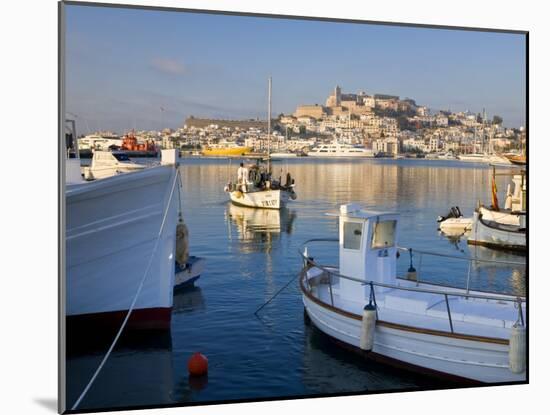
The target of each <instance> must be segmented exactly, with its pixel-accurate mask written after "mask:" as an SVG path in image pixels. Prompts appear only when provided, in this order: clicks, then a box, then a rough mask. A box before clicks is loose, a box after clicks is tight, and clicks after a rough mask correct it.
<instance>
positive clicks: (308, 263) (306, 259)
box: [298, 238, 527, 333]
mask: <svg viewBox="0 0 550 415" xmlns="http://www.w3.org/2000/svg"><path fill="white" fill-rule="evenodd" d="M317 242H325V243H326V242H339V240H338V239H337V238H316V239H309V240H307V241H306V242H304V243H303V244H302V245H301V247H300V249H299V251H298V252H299V254H300V256H301V258H302V260H303V268H302V272H301V275H300V278H301V279H302V281H303V282H305V284H306V285H307V288H308V289H309V292H310V293H311V294H312V295H314V294H313V290H312V289H311V288H312V287H311V283H310V281H309V279H308V278H307V271H308V270H309V269H310V268H313V267H315V268H317V269H319V270H321V271H323V273H325V274H326V276H327V277H328V278H327V279H326V281H327V283H328V284H327V285H328V290H329V295H330V304H329V303H326V302H325V301H323V300H322V299H321V298H320V297H319V296H317V297H316V298H317V300H319V301H321V302H324V303H325V304H327V305H330V306H332V307H335V303H334V293H333V282H332V281H333V277H335V278H342V279H346V280H349V281H354V282H357V283H358V284H360V285H361V286H365V285H368V286H370V301H373V303H374V305H375V306H376V293H375V287H379V288H386V289H392V290H401V291H411V292H418V293H424V294H436V295H441V296H442V297H443V298H444V300H445V306H446V310H447V316H448V319H449V329H450V332H451V333H455V330H454V326H453V320H452V313H451V307H450V305H449V297H459V298H464V299H469V298H472V299H478V300H486V301H495V302H499V303H502V302H508V303H515V307H516V308H517V309H518V321H519V322H521V324H522V325H525V319H524V315H523V307H524V305H525V304H526V302H527V301H526V299H525V298H524V297H522V296H519V295H511V294H499V293H483V292H481V291H475V292H471V291H470V289H469V278H470V269H471V263H472V262H476V261H477V262H489V263H505V264H510V265H525V264H524V263H521V262H512V261H498V260H485V259H479V258H471V257H459V256H456V255H449V254H439V253H434V252H429V251H414V252H416V253H418V254H419V255H420V256H421V255H435V256H439V257H447V258H449V257H450V258H454V259H460V260H465V261H468V262H469V264H470V266H469V267H468V280H467V287H466V289H465V290H464V291H456V290H459V289H460V288H458V287H448V286H445V287H447V288H449V289H447V290H445V291H442V290H437V289H430V288H426V287H421V286H420V282H419V280H418V279H417V280H416V285H415V286H403V285H398V284H388V283H382V282H378V281H368V280H364V279H361V278H355V277H350V276H348V275H343V274H340V273H339V272H338V271H336V270H338V267H337V266H335V265H321V264H319V263H318V262H316V261H315V260H314V258H313V257H311V256H309V252H308V250H307V247H308V245H310V244H313V243H317ZM399 251H407V252H409V253H410V252H411V249H410V248H403V247H398V252H399ZM401 279H405V278H401ZM426 283H429V284H431V285H435V286H437V285H440V284H437V283H435V284H434V283H432V282H426ZM441 286H443V285H441Z"/></svg>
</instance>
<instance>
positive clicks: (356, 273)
mask: <svg viewBox="0 0 550 415" xmlns="http://www.w3.org/2000/svg"><path fill="white" fill-rule="evenodd" d="M339 217H340V237H339V245H340V261H339V262H340V264H339V268H340V273H341V274H342V275H345V276H349V277H352V278H356V279H361V280H364V281H365V282H370V281H373V282H380V283H384V284H394V283H395V282H396V269H397V243H398V228H397V222H398V220H399V214H397V213H388V212H372V211H367V210H363V209H361V207H360V205H358V204H356V203H349V204H346V205H342V206H340V215H339ZM340 284H341V287H340V289H341V293H342V295H343V296H344V297H347V298H349V299H353V298H355V297H357V299H358V300H359V299H361V298H365V292H363V290H357V283H356V282H354V281H351V280H346V279H342V280H341V281H340ZM363 289H364V290H366V291H368V290H369V286H368V284H366V285H365V286H364V288H363ZM367 298H368V296H367Z"/></svg>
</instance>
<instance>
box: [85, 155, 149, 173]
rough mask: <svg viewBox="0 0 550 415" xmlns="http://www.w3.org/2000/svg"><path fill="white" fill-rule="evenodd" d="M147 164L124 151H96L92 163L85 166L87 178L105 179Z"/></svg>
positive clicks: (136, 169)
mask: <svg viewBox="0 0 550 415" xmlns="http://www.w3.org/2000/svg"><path fill="white" fill-rule="evenodd" d="M144 168H145V165H143V164H137V163H134V162H132V161H131V160H130V158H129V157H128V154H127V153H125V152H124V151H98V150H96V151H94V153H93V156H92V163H91V165H90V166H89V167H84V168H83V174H84V178H85V179H86V180H95V179H104V178H105V177H110V176H115V175H117V174H120V173H129V172H133V171H138V170H143V169H144Z"/></svg>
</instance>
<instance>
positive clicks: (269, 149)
mask: <svg viewBox="0 0 550 415" xmlns="http://www.w3.org/2000/svg"><path fill="white" fill-rule="evenodd" d="M267 91H268V92H267V95H268V103H267V171H268V172H269V173H271V159H270V154H271V76H270V77H269V82H268V88H267Z"/></svg>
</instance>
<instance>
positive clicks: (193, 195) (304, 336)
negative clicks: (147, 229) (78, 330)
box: [69, 158, 525, 407]
mask: <svg viewBox="0 0 550 415" xmlns="http://www.w3.org/2000/svg"><path fill="white" fill-rule="evenodd" d="M236 165H238V160H237V161H235V162H233V163H232V165H231V166H230V165H229V163H228V162H227V161H224V160H205V159H184V160H182V163H181V166H180V172H181V175H182V184H183V190H184V192H183V201H182V209H183V214H184V217H185V221H186V224H187V226H188V228H189V234H190V253H191V254H192V255H197V256H201V257H204V258H206V259H207V266H206V267H205V270H204V272H203V273H202V275H201V278H200V279H199V280H198V281H197V283H196V285H197V287H196V288H193V289H189V290H184V291H182V292H178V293H176V294H175V297H174V312H173V315H172V330H171V333H170V336H171V347H170V348H168V349H166V350H162V351H160V350H150V349H145V350H144V349H142V348H138V347H135V348H133V349H132V348H130V349H127V351H125V352H120V354H116V353H115V355H114V356H113V358H112V360H109V361H108V364H107V365H106V368H105V371H104V374H102V375H100V377H98V379H97V386H94V387H93V388H92V389H91V391H90V395H89V398H87V400H86V402H85V404H86V406H87V407H90V406H95V407H102V406H110V405H111V404H117V405H132V404H136V405H137V404H141V403H143V402H146V403H149V404H164V403H172V402H183V403H185V402H197V401H200V402H205V401H209V402H212V401H220V400H231V399H261V398H273V397H284V396H296V395H303V394H305V395H307V394H318V393H332V392H357V391H373V390H386V389H393V390H394V389H400V388H415V387H419V386H422V387H440V386H441V384H440V382H436V381H431V380H425V379H421V378H419V377H418V376H415V375H411V374H408V373H404V372H399V371H394V370H391V369H388V368H387V367H385V366H381V365H376V364H373V363H371V362H363V361H361V360H360V359H356V358H355V357H350V356H349V353H347V352H346V351H342V350H340V349H339V348H338V347H336V346H335V345H334V344H332V342H328V341H326V340H327V339H326V338H323V336H321V335H319V333H316V330H313V329H312V328H311V327H305V326H304V322H303V304H302V301H301V297H300V293H299V290H298V288H297V284H290V285H289V287H288V289H286V290H284V291H283V292H282V293H281V294H280V295H278V296H277V297H276V298H275V299H274V300H273V301H271V302H270V303H269V304H268V305H267V306H265V308H264V309H262V313H261V319H258V318H256V317H255V316H254V311H255V310H256V309H257V308H258V307H259V306H260V305H262V304H263V303H265V302H266V301H268V300H269V299H271V298H272V296H273V295H274V294H275V293H276V292H277V291H279V289H280V288H281V287H283V286H284V285H285V284H286V283H287V282H288V281H290V280H291V279H292V278H293V277H294V276H295V275H296V273H297V272H298V271H299V269H300V266H301V263H300V259H299V257H298V255H297V250H298V249H299V247H300V245H301V244H302V242H304V241H305V240H307V239H311V238H327V237H328V238H335V237H337V232H338V226H337V225H338V220H337V218H334V217H331V216H326V215H325V213H326V212H330V211H332V212H334V211H337V210H338V208H339V205H340V204H342V203H347V202H350V201H355V202H359V203H361V204H363V205H364V206H367V207H369V208H371V209H376V210H391V211H397V212H399V213H400V214H401V219H400V224H399V226H400V235H401V236H400V237H401V241H400V245H401V246H404V247H413V248H416V249H419V250H427V251H434V250H435V251H437V252H440V253H443V254H448V255H454V256H460V257H463V258H466V257H469V256H475V257H477V258H482V259H504V258H509V259H515V258H514V256H513V254H504V253H501V252H497V251H491V250H489V249H487V248H482V247H470V246H468V245H467V244H466V241H465V239H464V238H454V239H452V240H449V239H447V238H446V237H444V236H443V235H441V234H439V232H438V230H437V228H438V226H437V225H438V224H437V222H436V218H437V216H438V215H441V214H442V213H446V212H448V210H449V207H450V206H457V205H458V206H460V208H461V210H462V212H463V213H464V215H465V216H467V215H470V214H471V213H472V212H473V209H474V207H475V206H476V204H477V202H478V200H481V201H485V202H487V201H489V200H490V186H489V184H490V182H491V181H490V178H491V170H490V169H489V168H487V167H485V166H481V165H476V164H463V163H460V162H449V161H423V160H406V159H405V160H379V159H377V160H341V161H338V160H329V161H325V160H309V159H307V158H304V159H302V158H300V159H296V160H286V161H283V162H281V163H277V165H276V166H274V168H275V169H281V170H282V171H283V172H284V171H286V170H289V171H291V172H292V176H293V177H294V178H295V180H296V190H297V192H298V199H297V200H296V201H293V202H290V203H289V205H288V209H284V210H281V211H276V210H274V211H273V210H258V209H251V208H243V207H238V206H234V205H232V204H229V203H228V199H227V194H226V193H225V192H224V191H223V187H224V185H225V183H226V182H227V180H228V178H229V177H232V176H234V175H235V172H236V169H235V166H236ZM275 174H277V170H276V171H275ZM506 180H507V178H506V177H504V176H497V185H498V188H499V189H505V188H506V186H505V183H506ZM337 251H338V250H337V245H327V246H326V247H325V246H319V247H318V248H317V247H316V248H315V251H314V252H310V255H312V256H314V257H315V259H316V260H321V261H322V262H327V263H332V264H333V263H335V262H337ZM325 259H326V261H324V260H325ZM524 260H525V258H523V259H522V261H524ZM413 261H414V266H415V268H416V269H417V272H418V275H419V277H420V278H421V279H422V280H427V281H434V282H439V283H447V284H451V285H455V286H462V287H465V286H466V284H467V275H468V262H467V261H463V260H456V259H445V258H441V257H431V258H430V257H427V256H425V257H423V258H420V257H419V256H418V255H415V256H414V258H413ZM518 262H520V261H519V260H518ZM408 267H409V258H408V255H402V256H401V257H400V259H399V261H398V272H399V273H400V274H401V275H404V274H405V273H406V270H407V268H408ZM470 287H471V288H472V289H485V290H490V291H497V292H512V293H523V292H524V290H525V268H524V267H522V266H512V267H510V266H505V265H503V264H483V263H480V262H473V263H472V267H471V270H470ZM195 352H201V353H203V354H205V355H206V356H207V357H208V360H209V374H208V378H207V379H203V380H202V381H201V382H197V383H195V382H190V379H189V377H188V375H187V369H186V367H187V359H188V358H189V357H190V356H191V354H193V353H195ZM98 360H99V358H98V356H97V355H85V356H83V357H82V358H81V360H78V361H74V362H72V363H69V366H70V376H69V384H70V389H71V390H70V395H71V396H74V395H75V393H77V392H75V391H79V390H81V388H82V387H83V385H84V384H85V382H86V381H87V379H88V378H89V375H90V372H91V371H92V370H93V368H95V365H96V364H97V363H98Z"/></svg>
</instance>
